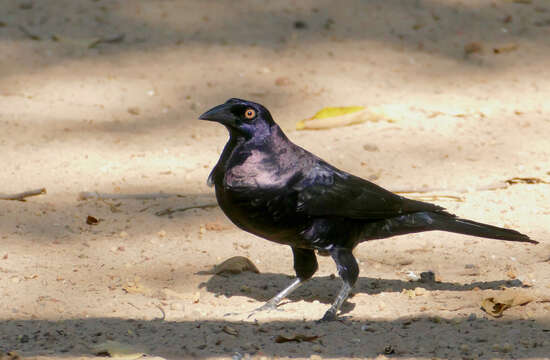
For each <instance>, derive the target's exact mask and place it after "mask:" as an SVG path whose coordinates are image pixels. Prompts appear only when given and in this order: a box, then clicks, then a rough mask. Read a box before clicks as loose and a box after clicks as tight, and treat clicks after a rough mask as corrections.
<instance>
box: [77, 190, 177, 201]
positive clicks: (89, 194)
mask: <svg viewBox="0 0 550 360" xmlns="http://www.w3.org/2000/svg"><path fill="white" fill-rule="evenodd" d="M171 197H184V195H180V194H165V193H162V192H161V193H152V194H106V193H99V192H96V191H83V192H81V193H79V194H78V200H90V199H93V200H123V199H134V200H153V199H160V198H171Z"/></svg>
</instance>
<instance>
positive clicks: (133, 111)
mask: <svg viewBox="0 0 550 360" xmlns="http://www.w3.org/2000/svg"><path fill="white" fill-rule="evenodd" d="M139 113H140V111H139V108H138V107H137V106H133V107H129V108H128V114H130V115H135V116H137V115H139Z"/></svg>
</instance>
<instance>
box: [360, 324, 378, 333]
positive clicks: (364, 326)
mask: <svg viewBox="0 0 550 360" xmlns="http://www.w3.org/2000/svg"><path fill="white" fill-rule="evenodd" d="M361 331H365V332H375V331H376V329H375V328H373V327H370V326H368V325H362V326H361Z"/></svg>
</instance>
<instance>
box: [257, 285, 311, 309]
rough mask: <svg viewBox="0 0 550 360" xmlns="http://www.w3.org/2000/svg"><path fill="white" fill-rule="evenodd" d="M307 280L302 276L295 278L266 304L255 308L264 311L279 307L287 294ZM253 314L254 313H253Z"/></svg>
mask: <svg viewBox="0 0 550 360" xmlns="http://www.w3.org/2000/svg"><path fill="white" fill-rule="evenodd" d="M304 281H305V280H302V279H300V278H297V279H295V280H294V281H293V282H292V283H291V284H290V285H289V286H287V287H286V288H284V289H283V290H281V291H280V292H279V293H278V294H277V295H275V296H274V297H272V298H271V299H269V300H268V301H267V302H266V303H265V304H263V305H262V306H260V307H259V308H257V309H256V310H254V312H256V311H264V310H274V309H275V308H276V307H277V304H279V303H280V302H281V300H283V299H284V298H285V297H286V296H287V295H289V294H290V293H292V292H293V291H294V290H296V289H297V288H299V287H300V285H302V284H303V283H304ZM251 315H252V314H251Z"/></svg>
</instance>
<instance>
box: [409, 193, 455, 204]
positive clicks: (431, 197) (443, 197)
mask: <svg viewBox="0 0 550 360" xmlns="http://www.w3.org/2000/svg"><path fill="white" fill-rule="evenodd" d="M410 198H411V199H414V200H420V201H436V200H451V201H458V202H463V201H464V199H463V198H461V197H460V196H454V195H437V194H434V195H419V196H410Z"/></svg>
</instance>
